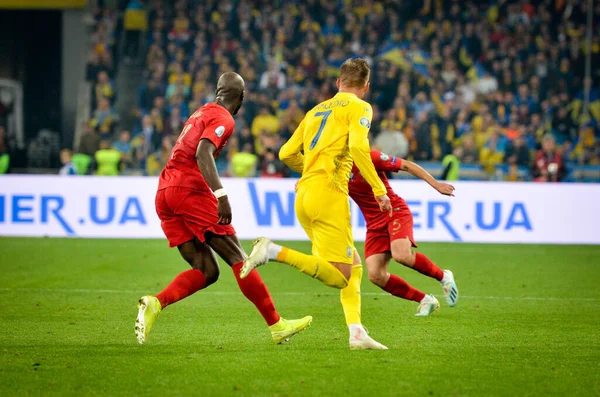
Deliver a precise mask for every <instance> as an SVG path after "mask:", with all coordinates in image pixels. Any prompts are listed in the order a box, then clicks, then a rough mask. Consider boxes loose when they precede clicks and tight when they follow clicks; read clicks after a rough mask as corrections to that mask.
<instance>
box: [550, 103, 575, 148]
mask: <svg viewBox="0 0 600 397" xmlns="http://www.w3.org/2000/svg"><path fill="white" fill-rule="evenodd" d="M552 134H553V135H554V137H555V139H556V140H557V141H558V143H559V144H562V143H564V142H565V141H571V142H572V141H573V140H574V139H576V138H577V127H576V126H575V123H574V122H573V120H572V119H571V116H570V115H569V113H568V111H567V109H566V108H565V107H563V106H561V107H560V108H559V109H558V112H557V113H556V115H555V116H554V117H553V118H552Z"/></svg>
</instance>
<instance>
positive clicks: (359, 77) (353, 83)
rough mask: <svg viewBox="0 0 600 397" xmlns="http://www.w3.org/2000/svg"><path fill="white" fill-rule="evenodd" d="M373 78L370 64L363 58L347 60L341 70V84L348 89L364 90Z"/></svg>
mask: <svg viewBox="0 0 600 397" xmlns="http://www.w3.org/2000/svg"><path fill="white" fill-rule="evenodd" d="M370 76H371V68H369V64H368V63H367V61H365V60H364V59H362V58H354V59H347V60H346V62H344V63H343V64H342V67H341V68H340V84H341V85H343V86H344V87H348V88H363V87H364V86H365V85H366V84H367V83H368V82H369V77H370Z"/></svg>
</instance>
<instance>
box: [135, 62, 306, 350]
mask: <svg viewBox="0 0 600 397" xmlns="http://www.w3.org/2000/svg"><path fill="white" fill-rule="evenodd" d="M243 100H244V80H243V79H242V77H241V76H240V75H238V74H237V73H232V72H228V73H224V74H223V75H222V76H221V77H220V78H219V81H218V82H217V91H216V101H215V103H210V104H206V105H204V106H202V108H200V109H198V110H197V111H196V112H195V113H194V114H193V115H192V116H191V117H190V118H189V119H188V120H187V122H186V123H185V126H184V128H183V131H182V132H181V135H179V138H178V139H177V143H176V144H175V146H174V147H173V151H172V153H171V158H170V159H169V161H168V162H167V164H166V166H165V169H164V170H163V171H162V173H161V174H160V179H159V182H158V191H157V193H156V213H157V214H158V217H159V218H160V221H161V227H162V229H163V231H164V233H165V235H166V237H167V239H168V240H169V246H170V247H177V248H178V249H179V252H180V253H181V256H182V257H183V259H185V261H186V262H188V263H189V264H190V266H191V267H192V269H190V270H187V271H185V272H183V273H180V274H179V275H178V276H177V277H175V279H174V280H173V281H172V282H171V284H169V285H168V286H167V288H165V289H164V290H163V291H162V292H160V293H158V294H157V295H156V296H152V295H146V296H143V297H142V298H141V299H140V301H139V311H138V315H137V318H136V321H135V334H136V337H137V339H138V342H139V343H142V344H143V343H145V342H146V341H147V339H148V333H149V332H150V328H151V327H152V325H153V324H154V322H155V321H156V318H157V317H158V314H159V313H160V312H161V310H162V309H164V308H165V307H166V306H168V305H171V304H173V303H175V302H177V301H179V300H181V299H183V298H185V297H187V296H190V295H192V294H193V293H195V292H197V291H199V290H201V289H203V288H206V287H208V286H209V285H211V284H212V283H214V282H216V281H217V279H218V278H219V265H218V262H217V258H216V257H215V256H214V254H213V252H212V251H214V252H216V253H217V254H218V255H219V256H220V257H221V258H223V260H224V261H225V262H226V263H227V264H228V265H229V266H231V269H232V270H233V274H234V275H235V278H236V280H237V282H238V285H239V287H240V289H241V290H242V293H243V294H244V295H245V296H246V298H248V299H249V300H250V301H251V302H252V303H253V304H254V305H255V306H256V308H257V309H258V311H259V312H260V314H261V315H262V316H263V317H264V319H265V321H266V322H267V325H268V326H269V328H270V330H271V336H272V337H273V340H274V341H275V342H277V343H281V342H283V341H285V340H287V339H289V338H290V337H291V336H292V335H294V334H296V333H298V332H300V331H301V330H303V329H305V328H306V327H308V326H309V325H310V323H311V321H312V317H310V316H307V317H304V318H303V319H300V320H284V319H283V318H281V317H279V314H277V311H276V310H275V305H274V304H273V300H272V299H271V296H270V294H269V291H268V290H267V287H266V286H265V284H264V283H263V281H262V279H261V278H260V276H259V274H258V272H256V271H254V272H253V273H254V274H253V275H252V276H251V277H246V278H244V279H243V280H242V279H240V277H239V273H240V269H241V268H242V265H243V264H244V259H245V258H246V254H245V252H244V249H243V248H242V246H241V245H240V242H239V240H238V239H237V237H236V235H235V230H234V228H233V226H232V225H231V206H230V205H229V200H228V198H227V193H226V192H225V189H223V185H222V184H221V181H220V179H219V175H218V173H217V167H216V165H215V160H214V159H215V157H216V156H217V155H218V154H219V153H220V152H221V150H222V149H223V147H225V145H226V143H227V140H228V139H229V137H230V136H231V134H232V132H233V128H234V125H235V122H234V120H233V117H232V115H235V114H236V113H237V111H238V110H239V109H240V107H241V106H242V102H243ZM211 248H212V251H211Z"/></svg>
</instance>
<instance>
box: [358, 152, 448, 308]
mask: <svg viewBox="0 0 600 397" xmlns="http://www.w3.org/2000/svg"><path fill="white" fill-rule="evenodd" d="M371 159H372V160H373V164H375V169H376V170H377V171H378V174H379V177H380V178H381V180H382V181H383V184H384V185H385V187H386V189H387V195H388V197H389V198H390V201H391V203H392V208H393V213H392V215H391V216H390V215H389V214H388V213H383V212H381V210H380V209H379V205H378V204H377V202H376V201H375V199H374V198H373V192H372V189H371V186H370V185H369V184H368V183H367V182H366V181H365V180H364V179H363V178H362V176H361V175H360V171H359V170H358V168H357V167H356V166H354V167H353V169H352V174H351V177H350V182H349V183H348V189H349V193H350V197H351V198H352V199H353V200H354V201H355V202H356V204H358V206H359V207H360V209H361V211H362V213H363V215H364V216H365V220H366V221H367V237H366V240H365V261H366V263H367V270H368V272H369V279H370V280H371V281H372V282H373V283H374V284H375V285H377V286H379V287H380V288H382V289H383V290H384V291H387V292H389V293H390V294H392V295H394V296H397V297H400V298H404V299H408V300H413V301H415V302H419V307H418V309H417V314H416V315H417V316H428V315H430V314H431V313H432V312H434V311H435V310H437V309H438V308H439V307H440V304H439V302H438V301H437V299H436V298H435V297H434V296H433V295H426V294H425V293H423V292H421V291H419V290H418V289H416V288H414V287H412V286H410V285H409V284H408V283H407V282H406V281H404V280H403V279H401V278H400V277H398V276H396V275H394V274H390V273H388V271H387V269H388V265H389V263H390V259H391V258H394V260H396V261H397V262H399V263H401V264H403V265H405V266H408V267H411V268H413V269H414V270H416V271H418V272H419V273H422V274H424V275H426V276H429V277H432V278H435V279H436V280H438V281H439V282H440V283H441V284H442V288H443V290H444V296H445V297H446V302H447V303H448V305H450V306H455V305H456V302H457V301H458V289H457V287H456V283H455V282H454V276H453V274H452V272H451V271H450V270H442V269H440V268H439V267H438V266H437V265H436V264H435V263H433V262H432V261H431V260H430V259H429V258H428V257H427V256H425V255H423V254H421V253H420V252H413V251H412V247H416V246H417V245H416V244H415V240H414V238H413V217H412V214H411V212H410V209H409V208H408V205H406V202H405V201H404V200H403V199H402V198H401V197H400V196H398V195H397V194H396V193H395V192H394V191H393V190H392V188H391V187H390V184H389V182H388V179H387V176H386V174H385V172H398V171H407V172H409V173H411V174H412V175H414V176H416V177H417V178H420V179H422V180H424V181H425V182H427V183H428V184H429V185H431V187H433V188H434V189H435V190H437V191H438V192H440V193H441V194H443V195H446V196H453V195H454V194H453V192H454V186H452V185H450V184H447V183H444V182H439V181H437V180H435V178H434V177H432V176H431V175H430V174H429V173H428V172H427V171H425V170H424V169H423V168H421V167H420V166H418V165H417V164H415V163H413V162H411V161H408V160H402V159H400V158H397V157H391V158H390V157H389V156H388V155H386V154H385V153H381V152H378V151H376V150H373V151H371Z"/></svg>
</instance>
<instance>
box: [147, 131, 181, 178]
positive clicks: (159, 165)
mask: <svg viewBox="0 0 600 397" xmlns="http://www.w3.org/2000/svg"><path fill="white" fill-rule="evenodd" d="M173 139H174V138H173V137H172V136H165V137H164V138H163V139H162V142H161V146H160V149H159V150H157V151H156V152H154V153H152V154H150V155H149V156H148V158H147V160H146V174H147V175H150V176H158V175H160V173H161V171H162V169H163V168H164V167H165V165H166V164H167V161H168V160H169V157H170V156H171V151H172V150H173Z"/></svg>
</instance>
